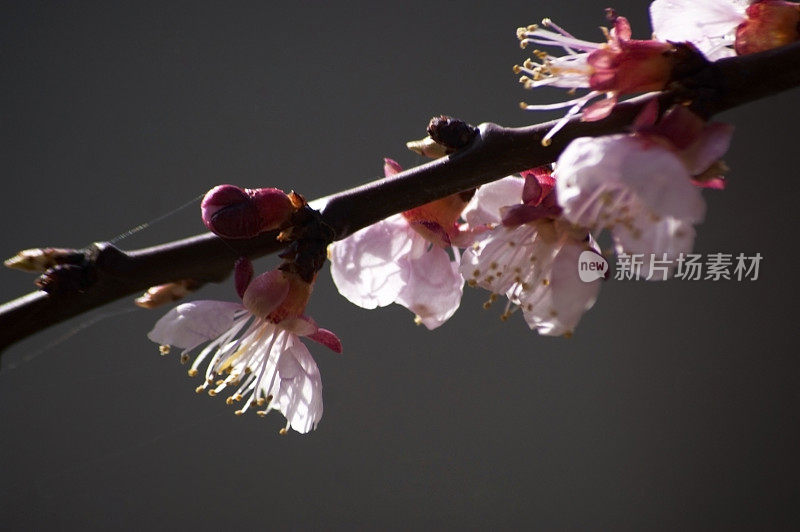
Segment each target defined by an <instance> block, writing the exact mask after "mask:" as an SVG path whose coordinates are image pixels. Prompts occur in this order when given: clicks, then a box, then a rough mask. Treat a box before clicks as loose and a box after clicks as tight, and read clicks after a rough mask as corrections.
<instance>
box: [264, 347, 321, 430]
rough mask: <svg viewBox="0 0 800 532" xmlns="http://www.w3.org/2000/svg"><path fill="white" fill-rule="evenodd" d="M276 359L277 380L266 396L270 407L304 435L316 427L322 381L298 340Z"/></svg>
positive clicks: (312, 360)
mask: <svg viewBox="0 0 800 532" xmlns="http://www.w3.org/2000/svg"><path fill="white" fill-rule="evenodd" d="M295 338H296V337H295ZM279 356H280V358H279V359H278V363H277V370H278V379H277V381H276V382H275V383H274V385H273V386H272V389H271V390H269V392H268V393H271V395H272V396H273V399H272V405H273V406H274V407H275V408H277V409H278V410H279V411H280V412H281V414H283V415H284V416H285V417H286V420H287V422H288V423H289V425H290V426H291V427H292V428H293V429H294V430H296V431H297V432H299V433H301V434H305V433H307V432H309V431H310V430H311V429H315V428H317V423H319V420H320V419H321V418H322V411H323V407H322V378H321V377H320V374H319V368H317V363H316V362H314V358H313V357H312V356H311V353H309V351H308V348H307V347H306V346H305V345H303V343H302V342H300V341H295V342H294V343H293V345H291V346H289V347H288V348H287V349H286V350H285V351H283V352H282V353H281V354H280V355H279ZM265 391H266V390H265Z"/></svg>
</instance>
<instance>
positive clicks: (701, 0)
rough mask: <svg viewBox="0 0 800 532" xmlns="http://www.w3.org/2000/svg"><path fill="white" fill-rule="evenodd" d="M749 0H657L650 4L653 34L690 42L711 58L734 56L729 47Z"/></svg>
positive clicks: (665, 38)
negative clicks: (727, 46)
mask: <svg viewBox="0 0 800 532" xmlns="http://www.w3.org/2000/svg"><path fill="white" fill-rule="evenodd" d="M747 3H748V2H746V1H745V0H655V1H654V2H653V3H652V4H650V20H651V21H652V25H653V33H654V34H655V36H656V37H657V38H658V39H660V40H662V41H672V42H684V41H688V42H691V43H692V44H694V45H695V46H697V48H698V49H699V50H700V51H701V52H703V53H704V54H705V55H706V56H707V57H708V58H709V59H711V60H716V59H720V58H722V57H727V56H731V55H734V52H733V50H731V49H730V48H726V47H725V46H726V45H727V44H733V37H734V35H733V33H734V31H735V30H736V26H738V25H739V24H740V23H741V22H742V21H743V20H744V18H745V17H744V11H745V9H746V7H747Z"/></svg>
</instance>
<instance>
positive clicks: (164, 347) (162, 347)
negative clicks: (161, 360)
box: [158, 345, 169, 356]
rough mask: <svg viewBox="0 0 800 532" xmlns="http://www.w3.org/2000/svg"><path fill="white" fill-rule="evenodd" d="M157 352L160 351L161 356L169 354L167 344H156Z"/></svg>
mask: <svg viewBox="0 0 800 532" xmlns="http://www.w3.org/2000/svg"><path fill="white" fill-rule="evenodd" d="M158 352H159V353H161V356H164V355H168V354H169V346H168V345H160V346H158Z"/></svg>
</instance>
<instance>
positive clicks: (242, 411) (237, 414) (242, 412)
mask: <svg viewBox="0 0 800 532" xmlns="http://www.w3.org/2000/svg"><path fill="white" fill-rule="evenodd" d="M242 414H244V410H237V411H236V412H234V413H233V415H235V416H241V415H242Z"/></svg>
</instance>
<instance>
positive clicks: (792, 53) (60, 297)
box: [0, 43, 800, 350]
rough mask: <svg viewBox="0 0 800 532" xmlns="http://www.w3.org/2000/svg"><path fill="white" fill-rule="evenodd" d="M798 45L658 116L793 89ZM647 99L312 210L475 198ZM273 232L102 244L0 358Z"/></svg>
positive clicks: (14, 326) (487, 135)
mask: <svg viewBox="0 0 800 532" xmlns="http://www.w3.org/2000/svg"><path fill="white" fill-rule="evenodd" d="M799 67H800V43H794V44H791V45H789V46H785V47H783V48H779V49H775V50H770V51H767V52H763V53H759V54H753V55H749V56H743V57H734V58H728V59H723V60H721V61H717V62H715V63H710V64H706V66H705V67H704V68H703V69H701V70H700V71H699V72H698V73H696V74H695V75H692V76H691V77H690V78H688V79H684V80H681V82H680V83H679V84H674V85H673V86H671V87H670V90H669V91H667V92H665V93H662V94H661V95H659V99H660V103H661V105H662V108H666V107H667V106H668V105H671V104H674V103H676V102H682V103H686V102H689V103H690V106H691V108H692V109H693V110H695V111H696V112H698V113H699V114H702V115H703V116H706V117H710V116H712V115H715V114H717V113H720V112H722V111H725V110H728V109H731V108H733V107H736V106H739V105H743V104H746V103H748V102H752V101H754V100H758V99H761V98H765V97H767V96H770V95H773V94H776V93H778V92H781V91H784V90H787V89H790V88H793V87H797V86H798V85H800V68H799ZM651 97H652V96H642V97H639V98H635V99H632V100H629V101H627V102H624V103H621V104H618V105H617V106H616V107H615V108H614V111H613V112H612V114H611V115H610V116H609V117H607V118H606V119H604V120H601V121H597V122H581V121H580V117H576V118H575V119H573V120H572V121H571V122H570V123H569V124H567V126H566V127H564V129H563V130H561V131H560V132H559V133H558V134H557V135H556V136H555V138H554V139H553V142H552V144H551V145H550V146H548V147H544V146H542V145H541V139H542V138H543V137H544V135H545V134H546V133H547V132H548V131H549V130H550V128H551V127H552V125H553V123H552V122H549V123H544V124H538V125H534V126H529V127H524V128H504V127H501V126H498V125H496V124H491V123H486V124H482V125H481V126H479V128H478V135H477V137H476V138H475V139H474V140H473V141H472V143H471V144H470V145H469V146H468V147H467V148H465V149H464V150H462V151H459V152H457V153H455V154H453V155H450V156H448V157H444V158H442V159H438V160H435V161H432V162H430V163H427V164H423V165H421V166H417V167H415V168H411V169H409V170H406V171H405V172H402V173H400V174H397V175H395V176H393V177H392V178H388V179H379V180H377V181H373V182H371V183H368V184H366V185H363V186H360V187H356V188H353V189H350V190H347V191H344V192H341V193H338V194H334V195H331V196H328V197H325V198H321V199H319V200H316V201H313V202H311V205H312V207H314V208H316V209H318V210H320V212H321V213H322V218H323V220H324V221H325V223H327V224H328V225H329V226H330V227H331V228H333V230H334V233H335V235H336V237H335V238H336V239H337V240H338V239H342V238H345V237H347V236H348V235H350V234H352V233H353V232H355V231H357V230H359V229H361V228H363V227H366V226H368V225H370V224H373V223H375V222H377V221H379V220H382V219H384V218H386V217H388V216H391V215H392V214H395V213H398V212H402V211H404V210H408V209H410V208H413V207H416V206H419V205H422V204H424V203H427V202H429V201H432V200H435V199H438V198H441V197H444V196H447V195H450V194H454V193H457V192H461V191H464V190H469V189H472V188H475V187H477V186H479V185H481V184H484V183H487V182H490V181H493V180H496V179H499V178H501V177H503V176H506V175H509V174H513V173H517V172H520V171H522V170H526V169H528V168H532V167H535V166H541V165H544V164H548V163H551V162H554V161H555V160H556V159H557V158H558V156H559V154H560V153H561V152H562V151H563V149H564V148H565V147H566V145H567V144H568V143H569V142H570V141H572V140H573V139H575V138H578V137H585V136H599V135H607V134H613V133H619V132H623V131H625V130H626V128H627V127H628V126H629V125H630V124H631V123H632V121H633V119H634V118H635V117H636V115H637V114H638V112H639V111H640V110H641V108H642V107H643V105H644V104H645V103H646V102H647V101H648V100H649V98H651ZM276 236H277V234H276V233H275V232H270V233H265V234H263V235H260V236H258V237H256V238H253V239H248V240H223V239H221V238H219V237H217V236H215V235H213V234H210V233H204V234H201V235H197V236H194V237H191V238H186V239H183V240H178V241H175V242H169V243H166V244H163V245H160V246H155V247H150V248H146V249H140V250H135V251H129V252H123V251H120V250H119V249H117V248H115V247H113V246H111V245H110V244H107V243H98V244H93V245H92V246H90V247H89V248H87V249H85V250H82V251H83V253H84V255H85V257H86V260H87V264H88V266H87V267H89V268H91V269H92V273H93V275H92V282H91V283H89V285H88V286H85V287H81V289H80V290H66V291H55V292H54V293H46V292H44V291H37V292H33V293H31V294H28V295H26V296H23V297H21V298H19V299H16V300H13V301H10V302H8V303H6V304H4V305H2V306H0V350H1V349H4V348H5V347H7V346H9V345H11V344H13V343H14V342H16V341H19V340H21V339H22V338H25V337H27V336H29V335H31V334H33V333H36V332H38V331H40V330H42V329H44V328H46V327H49V326H50V325H54V324H56V323H59V322H61V321H64V320H66V319H68V318H71V317H73V316H77V315H79V314H81V313H83V312H87V311H89V310H91V309H94V308H97V307H99V306H101V305H104V304H106V303H109V302H111V301H114V300H117V299H120V298H122V297H126V296H130V295H132V294H136V293H139V292H142V291H144V290H146V289H147V288H149V287H150V286H154V285H157V284H162V283H167V282H172V281H178V280H182V279H194V280H196V281H198V282H200V283H205V282H219V281H221V280H222V279H224V278H225V277H227V275H228V274H229V273H230V271H231V269H232V267H233V263H234V261H235V260H236V259H237V258H238V257H239V256H242V255H245V256H248V257H251V258H255V257H260V256H263V255H267V254H269V253H273V252H275V251H277V250H278V249H280V248H281V247H283V245H284V244H283V243H281V242H278V241H277V240H276Z"/></svg>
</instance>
